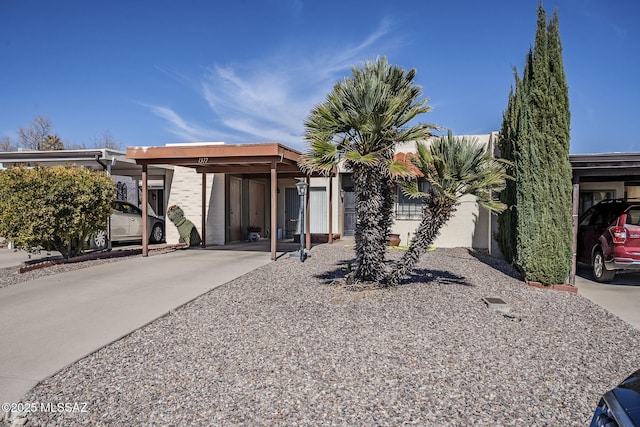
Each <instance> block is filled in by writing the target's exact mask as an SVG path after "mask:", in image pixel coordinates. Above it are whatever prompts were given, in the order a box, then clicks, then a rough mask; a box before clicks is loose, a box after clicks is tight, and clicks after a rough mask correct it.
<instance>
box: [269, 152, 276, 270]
mask: <svg viewBox="0 0 640 427" xmlns="http://www.w3.org/2000/svg"><path fill="white" fill-rule="evenodd" d="M277 165H278V164H277V163H276V162H275V161H273V162H271V198H270V200H271V260H272V261H275V260H276V249H277V248H276V246H277V240H278V230H277V227H278V218H277V215H278V211H277V208H278V170H277Z"/></svg>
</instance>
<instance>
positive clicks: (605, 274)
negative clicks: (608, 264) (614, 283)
mask: <svg viewBox="0 0 640 427" xmlns="http://www.w3.org/2000/svg"><path fill="white" fill-rule="evenodd" d="M592 265H593V278H594V279H595V280H596V282H609V281H611V280H613V276H615V274H616V272H615V271H613V270H607V269H606V268H605V266H604V256H602V251H601V250H597V251H595V252H594V253H593V262H592Z"/></svg>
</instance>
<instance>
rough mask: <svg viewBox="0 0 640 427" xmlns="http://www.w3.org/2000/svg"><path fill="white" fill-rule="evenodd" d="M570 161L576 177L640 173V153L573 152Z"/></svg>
mask: <svg viewBox="0 0 640 427" xmlns="http://www.w3.org/2000/svg"><path fill="white" fill-rule="evenodd" d="M569 161H570V162H571V167H572V169H573V175H574V177H576V178H580V177H605V178H606V177H620V176H634V175H635V176H637V175H638V174H640V153H597V154H571V155H569Z"/></svg>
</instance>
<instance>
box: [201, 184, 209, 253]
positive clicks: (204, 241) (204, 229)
mask: <svg viewBox="0 0 640 427" xmlns="http://www.w3.org/2000/svg"><path fill="white" fill-rule="evenodd" d="M201 206H202V208H201V209H202V227H201V230H202V238H201V239H200V242H201V243H200V246H201V247H203V248H206V247H207V173H206V172H202V201H201Z"/></svg>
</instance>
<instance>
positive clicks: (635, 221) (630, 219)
mask: <svg viewBox="0 0 640 427" xmlns="http://www.w3.org/2000/svg"><path fill="white" fill-rule="evenodd" d="M626 223H627V224H630V225H640V207H636V208H631V209H629V210H628V211H627V221H626Z"/></svg>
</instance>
